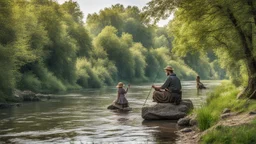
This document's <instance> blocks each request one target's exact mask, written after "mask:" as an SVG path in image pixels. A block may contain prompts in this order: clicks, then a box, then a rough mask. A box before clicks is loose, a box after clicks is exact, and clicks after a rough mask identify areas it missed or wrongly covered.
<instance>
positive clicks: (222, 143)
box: [201, 121, 256, 144]
mask: <svg viewBox="0 0 256 144" xmlns="http://www.w3.org/2000/svg"><path fill="white" fill-rule="evenodd" d="M255 127H256V122H255V121H254V122H252V123H251V124H246V125H240V126H234V127H228V126H218V127H217V128H216V129H214V130H212V131H210V132H208V133H207V134H206V135H204V136H203V137H202V139H201V143H203V144H254V143H256V129H255Z"/></svg>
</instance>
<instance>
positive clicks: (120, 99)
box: [115, 82, 130, 108]
mask: <svg viewBox="0 0 256 144" xmlns="http://www.w3.org/2000/svg"><path fill="white" fill-rule="evenodd" d="M116 87H117V98H116V100H115V104H116V105H120V106H121V107H122V108H126V107H129V103H128V100H127V99H126V97H125V95H126V93H127V92H128V88H130V85H128V87H127V89H126V90H125V89H124V88H123V87H124V84H123V83H122V82H119V83H118V84H117V86H116Z"/></svg>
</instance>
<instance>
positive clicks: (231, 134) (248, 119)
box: [177, 81, 256, 144]
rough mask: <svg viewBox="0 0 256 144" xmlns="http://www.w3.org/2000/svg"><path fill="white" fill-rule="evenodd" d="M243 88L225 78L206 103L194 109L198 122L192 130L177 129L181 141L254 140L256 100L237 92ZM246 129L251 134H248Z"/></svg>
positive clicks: (245, 141) (225, 141)
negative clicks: (242, 97) (241, 96)
mask: <svg viewBox="0 0 256 144" xmlns="http://www.w3.org/2000/svg"><path fill="white" fill-rule="evenodd" d="M240 90H241V89H238V88H236V87H235V86H234V85H232V84H231V83H230V82H228V81H224V82H223V83H222V84H221V85H220V86H218V87H217V88H216V89H215V90H214V91H213V92H211V93H210V94H209V97H208V98H207V100H206V103H205V104H204V105H203V106H202V107H201V108H199V109H197V110H195V111H194V112H193V115H196V120H197V123H198V124H197V126H196V127H193V128H191V129H192V131H191V132H187V133H184V132H181V131H179V132H177V134H178V135H179V136H180V138H179V139H178V142H177V143H183V144H184V143H185V144H196V143H234V142H237V141H241V140H243V143H254V142H256V139H255V136H256V135H255V130H254V129H252V128H251V127H254V126H255V125H256V122H255V119H256V115H255V114H256V112H255V110H256V101H255V100H244V99H243V100H241V99H237V98H236V96H237V94H238V93H239V91H240ZM245 133H246V134H247V136H246V137H244V136H245Z"/></svg>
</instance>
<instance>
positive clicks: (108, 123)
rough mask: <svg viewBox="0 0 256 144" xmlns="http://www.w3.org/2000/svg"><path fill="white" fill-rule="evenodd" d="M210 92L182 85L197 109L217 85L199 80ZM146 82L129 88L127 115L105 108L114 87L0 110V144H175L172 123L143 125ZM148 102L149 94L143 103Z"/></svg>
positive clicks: (185, 83)
mask: <svg viewBox="0 0 256 144" xmlns="http://www.w3.org/2000/svg"><path fill="white" fill-rule="evenodd" d="M202 82H203V83H204V84H205V85H206V86H207V87H208V88H209V89H207V90H202V91H197V90H196V87H195V85H196V84H195V82H194V81H183V82H182V87H183V90H182V91H183V98H186V99H191V100H192V101H193V103H194V106H195V107H198V106H200V105H201V104H202V103H203V102H204V101H205V98H206V94H207V93H208V92H209V91H211V90H212V89H213V88H214V87H215V86H217V85H219V84H220V81H202ZM150 87H151V86H150V85H149V84H144V85H132V86H131V89H130V90H129V92H128V94H127V99H128V101H129V103H130V107H132V108H133V110H132V111H130V112H126V113H120V112H115V111H110V110H107V106H108V105H110V104H111V103H112V101H113V100H114V99H115V98H116V88H115V87H105V88H102V89H100V90H99V89H86V90H82V91H71V92H68V93H62V94H54V95H52V96H53V97H54V98H52V99H50V100H48V101H41V102H32V103H23V104H22V106H21V107H13V108H10V109H3V110H0V143H21V144H23V143H35V144H40V143H79V144H80V143H84V144H85V143H88V144H91V143H129V144H130V143H161V142H168V143H176V140H177V139H178V136H177V135H176V133H175V131H177V130H179V127H178V126H177V125H176V122H175V121H169V120H162V121H144V120H143V119H142V118H141V108H142V105H143V103H144V100H145V98H146V97H147V95H148V92H149V90H150ZM151 104H154V103H153V102H152V93H151V96H150V97H149V99H148V101H147V105H151Z"/></svg>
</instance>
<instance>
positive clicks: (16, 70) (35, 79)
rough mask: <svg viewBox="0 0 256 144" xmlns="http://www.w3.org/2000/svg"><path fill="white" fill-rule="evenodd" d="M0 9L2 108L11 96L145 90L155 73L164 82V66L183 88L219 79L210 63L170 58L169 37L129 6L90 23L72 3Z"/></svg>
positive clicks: (41, 0)
mask: <svg viewBox="0 0 256 144" xmlns="http://www.w3.org/2000/svg"><path fill="white" fill-rule="evenodd" d="M0 7H1V9H0V27H1V29H0V67H1V69H0V74H1V75H0V100H1V101H3V100H4V99H8V98H10V97H9V96H11V95H12V91H13V90H14V89H15V88H18V89H21V90H33V91H36V92H57V91H65V90H68V89H80V88H90V87H91V88H98V87H102V86H104V85H113V84H114V83H116V82H117V81H126V82H146V81H151V80H152V79H154V77H155V76H156V74H157V72H158V70H161V71H160V73H159V75H158V78H159V80H163V79H164V78H165V73H164V71H162V69H163V67H165V66H166V65H172V66H173V67H174V69H175V72H176V73H177V75H178V76H179V77H180V78H181V79H182V80H194V79H195V77H196V76H197V75H198V74H200V75H202V78H204V79H219V78H224V77H225V72H223V71H221V72H220V73H218V72H217V71H216V70H220V68H219V64H218V62H216V58H215V57H214V56H213V57H209V56H208V55H206V54H204V53H201V52H200V53H195V54H191V55H187V56H184V57H182V58H180V57H177V56H175V55H174V54H173V53H172V50H173V44H172V41H173V35H172V32H171V29H170V28H169V27H162V28H159V27H157V26H152V25H149V24H148V23H146V22H145V21H143V20H142V18H141V16H142V13H141V11H140V10H139V8H138V7H135V6H128V7H124V6H123V5H120V4H117V5H113V6H111V7H109V8H105V9H102V10H101V11H100V12H99V13H98V14H97V13H94V14H90V15H88V16H87V21H86V23H84V22H83V13H82V12H81V11H80V8H79V5H78V4H77V2H74V1H71V0H70V1H66V2H65V3H63V4H59V3H57V2H56V1H53V0H30V1H27V0H15V1H10V0H1V2H0ZM213 55H214V54H213ZM195 56H196V57H200V59H194V57H195ZM199 64H200V65H203V67H205V68H207V69H202V68H200V66H199ZM223 73H224V74H223Z"/></svg>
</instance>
